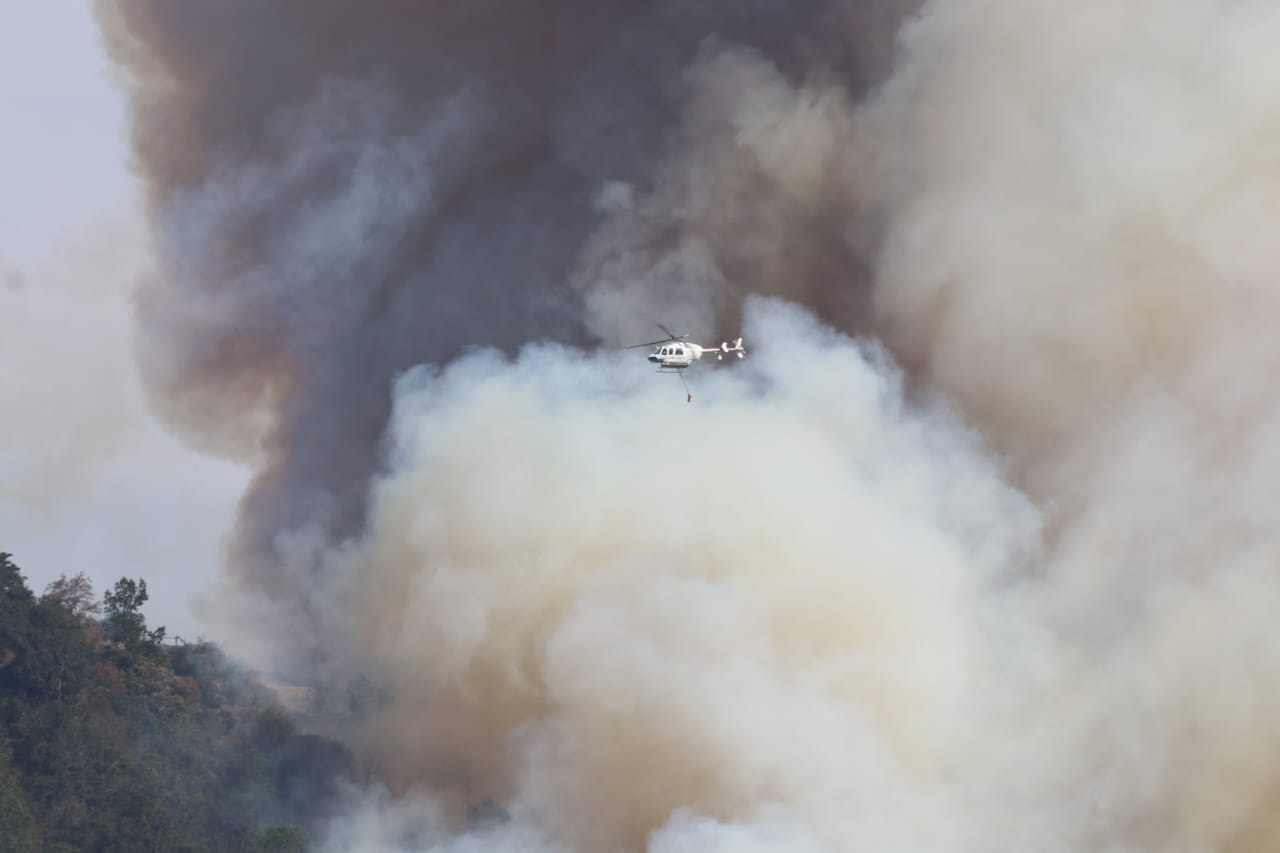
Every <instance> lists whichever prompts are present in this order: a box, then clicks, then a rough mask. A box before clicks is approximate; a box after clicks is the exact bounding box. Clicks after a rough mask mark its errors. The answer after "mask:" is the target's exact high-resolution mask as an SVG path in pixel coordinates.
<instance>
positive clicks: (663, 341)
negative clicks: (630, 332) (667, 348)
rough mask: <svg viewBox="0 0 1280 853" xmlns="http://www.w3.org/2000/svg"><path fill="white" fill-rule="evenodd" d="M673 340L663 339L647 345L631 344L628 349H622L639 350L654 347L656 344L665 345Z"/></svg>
mask: <svg viewBox="0 0 1280 853" xmlns="http://www.w3.org/2000/svg"><path fill="white" fill-rule="evenodd" d="M674 340H675V338H663V339H662V340H660V341H649V343H647V344H632V345H631V346H629V347H624V349H639V348H640V347H656V346H657V345H658V344H665V343H667V342H668V341H674Z"/></svg>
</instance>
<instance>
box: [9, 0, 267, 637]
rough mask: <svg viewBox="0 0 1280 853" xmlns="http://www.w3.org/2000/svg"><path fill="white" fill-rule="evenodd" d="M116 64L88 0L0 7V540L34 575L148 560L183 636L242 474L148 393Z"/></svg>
mask: <svg viewBox="0 0 1280 853" xmlns="http://www.w3.org/2000/svg"><path fill="white" fill-rule="evenodd" d="M112 73H113V72H112V70H111V69H110V66H109V64H108V61H107V58H106V56H105V55H104V53H103V50H102V46H101V43H100V39H99V36H98V32H97V28H96V25H95V24H94V21H93V18H92V15H91V12H90V9H89V7H88V4H87V3H86V2H76V3H65V2H64V3H22V4H17V3H14V4H7V5H6V6H4V7H3V8H0V114H2V115H3V116H4V119H5V120H4V123H3V127H4V130H3V133H0V365H2V366H3V371H0V400H3V401H4V402H3V408H2V409H0V415H2V416H0V550H4V551H10V552H12V553H13V554H14V556H15V559H16V561H17V562H18V564H19V565H20V566H22V568H23V569H24V571H25V572H26V574H27V578H28V581H29V582H30V585H31V586H32V587H33V588H34V589H36V590H37V591H40V590H42V589H43V588H44V586H45V584H47V583H48V582H49V581H50V580H52V579H54V578H56V577H57V576H58V574H59V573H63V572H65V573H67V574H73V573H75V572H78V571H84V572H86V573H88V574H89V575H90V576H91V577H92V578H93V580H94V583H95V586H96V587H97V588H98V590H99V591H102V590H103V589H104V588H105V587H106V586H108V585H110V584H111V583H113V582H114V581H115V580H116V579H117V578H119V577H120V576H122V575H128V576H130V577H135V578H136V577H141V578H144V579H146V581H147V583H148V587H149V590H150V592H151V599H152V600H151V602H150V604H149V605H148V606H147V608H146V613H147V615H148V618H149V620H150V621H151V622H152V623H153V624H164V625H166V626H167V627H168V629H169V634H170V636H173V635H175V634H180V635H183V636H185V637H188V638H190V637H193V636H195V635H198V634H200V633H201V632H202V631H203V628H202V624H201V622H200V620H199V617H198V616H197V615H196V613H195V611H193V609H192V598H193V596H195V595H197V594H198V593H199V592H200V591H201V590H203V589H205V588H206V587H207V586H208V584H209V583H210V582H211V580H212V579H213V577H214V575H215V573H216V571H217V564H218V559H219V549H220V542H221V537H222V534H223V533H224V532H225V530H226V529H227V526H228V524H229V523H230V519H231V513H232V510H233V509H234V504H235V500H236V498H237V496H238V494H239V492H240V489H241V488H242V486H243V482H244V478H245V474H244V473H243V472H242V471H240V470H239V469H237V468H236V467H234V466H231V465H229V464H227V463H224V462H221V461H217V460H211V459H208V458H205V457H201V456H198V455H196V454H194V453H192V452H190V451H188V450H186V449H185V448H183V447H182V446H180V445H179V444H178V443H177V442H176V441H174V440H173V439H171V438H170V437H169V436H168V435H166V434H165V432H164V431H163V430H162V429H161V428H160V427H159V426H158V424H157V422H156V421H155V420H154V419H153V418H152V417H151V416H150V415H149V414H148V413H147V412H146V408H145V406H144V403H143V400H142V394H141V391H140V389H139V386H138V381H137V378H136V374H135V370H134V365H133V360H132V337H133V318H132V309H131V304H130V291H131V289H132V287H133V285H134V282H135V281H136V280H137V278H138V276H139V275H141V274H142V273H143V272H144V270H145V268H146V250H145V245H146V244H145V236H144V232H143V230H142V228H141V225H140V221H139V220H140V214H139V210H138V201H137V195H136V188H135V184H134V180H133V178H132V176H131V175H130V172H129V168H128V150H127V148H128V146H127V139H126V131H125V114H124V102H123V98H122V95H121V93H120V91H119V90H118V89H117V88H116V87H115V86H114V84H113V82H112V77H111V75H112Z"/></svg>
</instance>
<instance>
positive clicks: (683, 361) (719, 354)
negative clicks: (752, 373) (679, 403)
mask: <svg viewBox="0 0 1280 853" xmlns="http://www.w3.org/2000/svg"><path fill="white" fill-rule="evenodd" d="M658 328H659V329H661V330H662V331H663V332H665V333H666V335H667V336H666V337H665V338H663V339H662V340H659V341H648V342H647V343H643V344H632V345H631V346H629V347H627V349H639V348H640V347H654V348H655V349H654V351H653V352H651V353H649V356H648V360H649V362H650V363H652V364H656V365H658V372H659V373H675V374H677V375H679V376H680V382H681V383H682V384H683V385H684V390H685V394H686V396H687V398H688V402H690V403H692V402H693V393H692V392H690V391H689V384H688V383H687V382H685V380H684V373H683V371H684V370H686V369H687V368H689V367H691V366H692V365H693V363H694V362H695V361H697V360H698V359H700V358H702V356H703V355H704V354H707V353H715V354H716V361H723V360H724V357H725V356H726V355H731V354H732V355H736V356H737V357H738V358H742V357H743V356H745V355H746V354H747V351H746V350H745V349H743V348H742V338H735V339H734V341H733V343H732V344H729V343H721V344H720V346H718V347H705V346H702V345H701V344H695V343H690V342H689V336H688V335H677V334H674V333H673V332H672V331H671V330H670V329H668V328H667V327H666V326H664V325H662V324H661V323H659V324H658Z"/></svg>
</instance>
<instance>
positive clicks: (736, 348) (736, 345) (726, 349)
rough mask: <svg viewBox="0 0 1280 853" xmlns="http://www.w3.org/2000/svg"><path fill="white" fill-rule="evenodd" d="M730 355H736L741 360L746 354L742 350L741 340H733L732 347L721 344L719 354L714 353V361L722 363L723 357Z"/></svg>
mask: <svg viewBox="0 0 1280 853" xmlns="http://www.w3.org/2000/svg"><path fill="white" fill-rule="evenodd" d="M730 353H736V354H737V356H738V358H742V357H743V356H744V355H746V354H747V351H746V350H745V349H743V348H742V338H734V341H733V345H732V346H730V345H729V344H728V343H721V344H720V352H718V353H716V361H723V360H724V357H725V356H726V355H729V354H730Z"/></svg>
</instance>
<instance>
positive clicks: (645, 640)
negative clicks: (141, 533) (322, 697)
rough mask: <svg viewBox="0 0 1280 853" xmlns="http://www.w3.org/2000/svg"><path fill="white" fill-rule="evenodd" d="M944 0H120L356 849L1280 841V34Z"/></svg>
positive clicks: (193, 380) (177, 228)
mask: <svg viewBox="0 0 1280 853" xmlns="http://www.w3.org/2000/svg"><path fill="white" fill-rule="evenodd" d="M910 6H911V4H908V3H891V2H884V3H878V4H877V3H857V2H853V0H848V2H843V3H842V2H837V0H828V2H818V0H814V2H807V3H793V4H772V3H769V4H766V3H748V2H736V3H734V2H728V0H725V2H711V3H704V4H688V3H677V2H669V3H663V2H652V3H648V4H643V3H600V2H591V3H588V2H585V1H584V2H578V3H574V2H568V0H565V2H557V3H542V4H521V3H515V2H497V1H496V0H495V1H494V2H484V3H468V4H432V5H421V6H416V5H411V4H400V3H392V2H389V0H388V2H383V3H373V4H363V5H361V6H358V7H357V6H356V5H354V4H343V5H341V6H339V4H330V3H307V4H303V3H285V2H283V1H282V2H277V3H270V4H264V3H251V2H233V3H218V4H214V3H207V4H202V3H197V4H182V5H181V6H180V7H179V6H174V5H172V4H164V3H159V2H147V0H115V2H110V3H104V4H103V6H102V13H103V20H104V24H105V26H106V28H107V31H108V32H109V34H110V35H111V37H112V43H113V45H114V49H115V51H116V53H117V55H118V56H119V57H120V58H121V60H122V62H124V64H125V65H126V66H127V68H128V69H129V70H130V72H131V74H132V79H133V86H134V103H135V107H136V124H135V133H136V140H135V150H136V152H137V156H138V161H139V166H140V169H141V171H142V174H143V176H144V178H145V179H146V181H147V185H148V187H149V188H150V193H151V195H150V199H151V214H152V221H153V227H154V234H155V238H156V249H157V254H158V261H159V263H158V269H157V272H156V274H155V276H154V278H153V280H151V281H150V282H149V283H147V285H146V286H145V288H144V290H143V292H142V301H141V309H140V310H141V312H142V315H143V319H144V322H145V323H146V327H147V328H148V329H149V330H150V333H149V343H148V345H147V347H146V348H145V351H144V352H143V353H142V365H143V370H144V374H145V377H146V379H147V380H148V382H149V384H150V387H151V388H152V391H153V397H154V399H155V400H156V403H157V405H158V406H159V407H160V408H161V409H162V410H163V411H164V412H165V413H166V414H167V415H168V416H169V418H170V420H171V421H172V422H173V423H174V424H175V425H177V426H179V427H180V428H181V429H182V430H183V431H184V432H185V433H186V434H188V435H189V436H190V438H191V439H192V440H193V441H196V442H199V443H201V444H202V445H203V446H206V447H210V448H214V449H218V450H221V451H223V452H227V453H235V454H239V455H240V456H241V457H242V458H248V459H251V460H253V461H254V462H255V464H256V465H257V466H258V471H259V474H258V477H257V480H256V481H255V484H254V486H253V488H252V489H251V491H250V493H249V494H248V495H247V496H246V498H245V502H244V505H243V507H242V513H241V523H240V527H239V530H238V533H237V537H236V540H235V548H234V553H233V559H232V562H231V569H230V572H229V577H228V591H227V598H226V601H227V610H228V612H229V613H231V614H233V616H232V617H229V618H230V619H231V621H234V622H236V623H237V624H238V625H240V626H242V627H245V628H248V629H250V630H249V631H248V632H247V633H246V634H245V636H247V637H252V638H256V640H257V641H258V642H259V643H260V644H261V649H260V653H261V654H262V655H263V656H264V657H267V658H270V659H272V660H274V661H275V662H276V663H277V664H278V665H279V666H280V667H282V668H284V669H286V670H287V671H291V672H293V673H294V674H295V675H298V676H300V677H307V678H310V679H313V680H325V681H330V682H332V683H338V684H341V683H344V682H346V681H349V680H352V679H355V678H356V677H357V676H359V677H363V678H366V679H369V681H370V683H372V684H374V685H376V686H377V688H376V690H375V693H376V694H377V697H378V699H377V701H373V702H370V703H367V704H366V706H365V707H364V708H363V717H362V718H361V719H360V720H358V721H356V722H355V723H353V730H352V731H351V732H350V733H349V737H350V738H352V740H353V742H355V743H357V744H358V745H359V746H360V748H361V750H362V754H365V755H367V756H369V758H370V760H371V761H372V762H373V765H374V766H375V767H376V769H377V771H378V773H379V777H380V780H381V784H382V785H384V786H385V789H386V790H385V792H382V791H380V790H371V791H368V792H365V793H364V794H362V795H361V796H359V797H354V798H353V801H352V807H351V811H350V813H349V814H344V815H340V816H335V820H334V826H333V829H332V832H331V836H330V839H329V840H330V843H331V845H332V846H333V848H334V849H359V848H360V847H361V846H362V845H363V846H369V847H371V848H373V849H382V848H386V847H400V848H404V849H414V850H417V849H437V848H438V849H443V850H467V849H543V848H545V849H548V850H561V849H567V850H613V849H641V848H645V847H648V848H649V849H652V850H655V851H686V850H689V851H692V850H698V851H705V850H720V849H723V850H743V849H760V850H772V849H786V850H794V849H798V850H828V849H837V850H846V849H875V850H903V851H907V850H911V851H914V850H956V851H971V850H972V851H978V850H991V849H1033V850H1045V851H1054V850H1063V851H1065V850H1099V851H1131V850H1138V849H1142V850H1168V851H1201V850H1229V851H1237V853H1251V851H1262V850H1270V849H1274V847H1275V846H1276V844H1277V843H1280V820H1278V819H1277V818H1276V817H1275V816H1274V815H1275V808H1274V806H1275V804H1276V793H1275V792H1276V791H1277V790H1280V787H1278V786H1280V746H1277V744H1278V743H1280V740H1277V735H1278V734H1280V732H1278V731H1277V729H1278V728H1280V723H1277V722H1275V721H1277V720H1280V687H1277V685H1278V684H1280V681H1278V680H1277V679H1280V643H1277V641H1276V640H1275V639H1273V636H1272V634H1273V632H1272V631H1271V628H1270V616H1271V614H1272V613H1274V612H1276V608H1277V605H1280V581H1278V579H1277V578H1276V576H1275V570H1274V566H1275V564H1276V559H1277V557H1280V534H1277V533H1276V532H1275V531H1276V530H1277V529H1280V526H1278V525H1277V521H1280V519H1277V514H1278V513H1277V511H1276V510H1275V509H1273V506H1274V504H1273V502H1272V500H1271V493H1272V491H1273V486H1274V484H1275V483H1276V482H1277V480H1278V478H1280V453H1277V452H1276V451H1275V450H1273V445H1274V444H1275V442H1274V438H1273V437H1274V436H1276V435H1278V434H1280V433H1278V432H1277V430H1278V429H1280V395H1277V394H1276V393H1274V392H1272V391H1271V390H1270V385H1269V383H1268V382H1267V378H1266V377H1267V376H1268V368H1269V367H1271V366H1272V365H1274V364H1276V363H1277V362H1280V343H1276V339H1275V336H1274V335H1273V334H1271V333H1270V331H1269V327H1270V326H1271V325H1273V324H1274V323H1275V322H1276V321H1277V320H1280V304H1277V302H1278V300H1280V291H1277V289H1276V287H1275V285H1274V284H1272V281H1271V279H1272V278H1273V277H1274V276H1276V275H1277V274H1280V250H1277V249H1276V248H1275V246H1277V245H1280V244H1277V243H1276V242H1275V241H1274V240H1272V239H1270V233H1269V225H1270V223H1271V221H1272V220H1273V219H1275V218H1276V217H1277V215H1278V214H1280V169H1278V168H1277V167H1276V166H1275V165H1274V162H1273V157H1272V151H1271V148H1272V142H1273V135H1274V134H1273V130H1274V128H1276V127H1277V126H1280V62H1277V61H1275V59H1274V58H1273V57H1274V51H1273V50H1272V48H1271V46H1272V45H1274V44H1275V43H1276V40H1277V38H1278V37H1280V11H1276V10H1274V9H1273V8H1271V7H1270V6H1269V5H1267V4H1261V3H1238V2H1227V0H1198V2H1185V1H1184V2H1178V3H1174V2H1170V0H1128V1H1127V2H1122V3H1113V4H1108V5H1106V6H1105V7H1104V6H1098V7H1097V8H1088V9H1083V8H1074V7H1073V8H1070V9H1068V8H1066V7H1064V6H1063V5H1062V4H1056V3H1049V2H1042V0H1031V2H1027V0H982V2H978V3H974V2H960V0H933V2H930V3H927V4H926V5H925V6H924V7H923V8H921V9H920V10H918V11H917V12H916V14H914V15H912V16H911V17H910V18H909V19H908V21H907V22H906V23H905V25H903V26H902V28H901V29H900V30H899V25H900V24H902V21H903V16H905V15H907V14H908V13H910V12H912V11H913V10H912V9H911V8H910ZM895 40H896V41H895ZM891 45H896V46H897V47H896V56H895V55H894V54H895V51H894V50H890V46H891ZM656 322H666V323H668V324H669V325H670V324H675V325H680V326H682V328H683V329H685V330H688V331H690V332H692V333H693V334H694V336H695V339H699V340H703V341H709V342H716V341H718V340H720V339H722V338H724V337H730V336H736V334H737V333H738V332H739V330H740V329H741V330H742V331H743V332H744V333H745V336H746V338H747V344H748V347H750V348H751V349H752V354H751V356H750V357H749V359H748V360H746V361H744V362H740V363H735V364H733V365H732V367H731V368H730V369H723V370H715V369H708V370H705V371H702V372H701V373H694V374H693V377H694V379H693V381H694V383H695V398H696V402H695V404H694V405H692V406H689V405H687V404H685V402H684V396H683V393H682V392H681V391H680V390H679V388H678V385H676V384H675V382H674V380H670V377H656V376H654V375H652V373H650V372H649V371H648V369H647V367H646V366H645V365H644V363H643V361H642V360H640V359H637V358H636V357H635V356H634V354H632V355H630V356H628V355H625V354H620V353H618V352H617V350H616V347H617V346H618V345H619V344H622V343H629V342H632V341H633V340H635V339H637V338H639V339H644V338H647V337H649V336H650V334H651V330H652V327H653V324H654V323H656ZM601 345H603V346H601ZM485 802H489V803H493V804H497V805H496V806H494V809H493V810H494V811H495V812H497V813H498V814H500V815H501V818H500V819H498V820H496V821H493V822H485V821H474V820H473V821H472V822H471V823H472V824H473V826H472V827H471V828H470V829H467V822H466V820H465V815H466V814H467V813H468V812H469V811H470V812H471V813H472V814H473V815H474V814H476V809H477V807H478V805H479V804H481V803H485Z"/></svg>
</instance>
